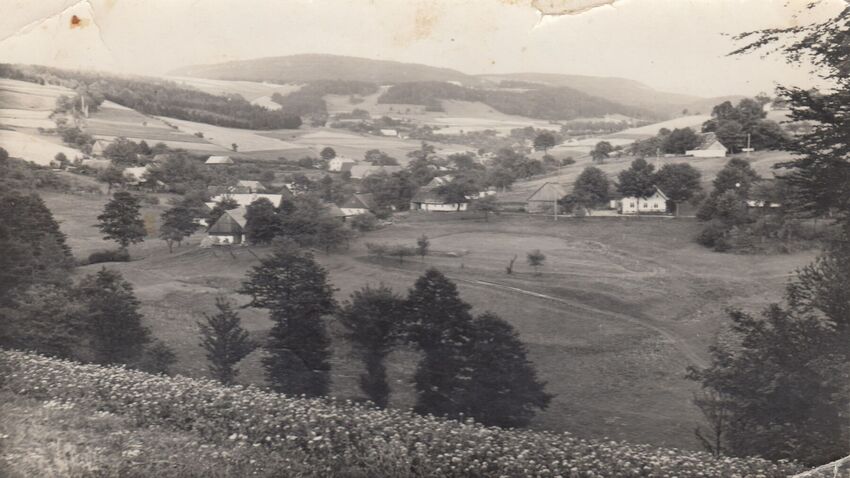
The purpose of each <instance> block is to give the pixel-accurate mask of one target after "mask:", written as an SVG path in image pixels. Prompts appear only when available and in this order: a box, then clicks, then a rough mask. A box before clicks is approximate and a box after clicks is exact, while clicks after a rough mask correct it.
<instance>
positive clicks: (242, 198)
mask: <svg viewBox="0 0 850 478" xmlns="http://www.w3.org/2000/svg"><path fill="white" fill-rule="evenodd" d="M224 198H230V199H233V200H234V201H236V203H237V204H239V205H240V206H249V205H251V203H252V202H254V201H256V200H257V199H260V198H265V199H268V200H269V201H271V203H272V204H274V206H275V207H278V206H280V202H281V201H282V200H283V195H281V194H257V193H250V194H232V193H225V194H219V195H218V196H215V197H212V198H210V200H211V201H213V202H221V200H223V199H224Z"/></svg>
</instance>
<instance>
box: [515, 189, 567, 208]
mask: <svg viewBox="0 0 850 478" xmlns="http://www.w3.org/2000/svg"><path fill="white" fill-rule="evenodd" d="M566 195H567V191H565V190H564V187H563V186H561V185H560V184H558V183H545V184H543V185H542V186H540V187H539V188H537V190H536V191H534V193H533V194H532V195H531V196H529V197H528V199H527V200H526V201H525V202H526V206H525V210H526V211H528V212H530V213H542V212H545V213H551V212H553V211H554V210H555V208H556V207H558V201H559V200H560V199H561V198H563V197H564V196H566Z"/></svg>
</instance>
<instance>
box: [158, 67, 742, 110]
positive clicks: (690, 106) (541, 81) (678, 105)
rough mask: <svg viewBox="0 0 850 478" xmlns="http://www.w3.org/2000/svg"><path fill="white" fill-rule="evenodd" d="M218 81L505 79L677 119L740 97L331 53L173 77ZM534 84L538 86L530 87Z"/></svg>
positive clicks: (474, 82)
mask: <svg viewBox="0 0 850 478" xmlns="http://www.w3.org/2000/svg"><path fill="white" fill-rule="evenodd" d="M169 74H170V75H174V76H189V77H196V78H207V79H212V80H231V81H233V80H245V81H260V82H262V81H271V82H275V83H308V82H313V81H319V80H351V81H366V82H370V83H376V84H379V85H395V84H399V83H419V82H456V83H459V84H461V85H463V86H467V87H496V86H498V85H499V84H500V83H501V82H502V81H513V82H524V83H529V84H531V83H533V84H537V85H540V86H546V87H559V88H564V87H566V88H571V89H573V90H576V91H578V92H581V93H584V94H585V95H589V96H593V97H597V98H601V99H604V100H607V101H608V102H611V103H617V104H621V105H625V106H628V107H632V108H639V109H640V110H644V111H647V112H651V113H652V114H654V115H655V116H658V117H668V118H669V117H674V116H677V115H680V114H682V112H683V110H685V109H687V110H688V113H690V114H693V113H698V112H699V113H703V114H708V113H710V112H711V108H712V107H713V106H714V105H716V104H719V103H722V102H723V101H725V100H731V101H737V100H738V99H740V98H741V97H740V96H728V97H718V98H702V97H699V96H693V95H684V94H678V93H669V92H664V91H658V90H656V89H653V88H651V87H649V86H647V85H645V84H643V83H641V82H639V81H635V80H630V79H626V78H617V77H598V76H586V75H564V74H557V73H507V74H493V75H491V74H487V75H470V74H466V73H463V72H460V71H458V70H453V69H451V68H439V67H434V66H428V65H422V64H417V63H404V62H399V61H389V60H373V59H369V58H358V57H350V56H341V55H329V54H319V53H315V54H300V55H290V56H277V57H267V58H256V59H252V60H238V61H230V62H225V63H216V64H210V65H193V66H185V67H182V68H178V69H176V70H174V71H171V72H170V73H169ZM530 86H532V87H533V86H534V85H530Z"/></svg>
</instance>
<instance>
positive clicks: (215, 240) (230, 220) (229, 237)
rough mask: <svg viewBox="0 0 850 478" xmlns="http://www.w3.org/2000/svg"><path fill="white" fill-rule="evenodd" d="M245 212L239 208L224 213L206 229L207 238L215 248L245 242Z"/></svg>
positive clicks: (242, 208)
mask: <svg viewBox="0 0 850 478" xmlns="http://www.w3.org/2000/svg"><path fill="white" fill-rule="evenodd" d="M245 211H246V208H245V207H243V206H240V207H238V208H236V209H231V210H229V211H225V213H224V214H222V215H221V217H219V218H218V220H217V221H216V222H214V223H213V225H212V226H210V228H209V229H207V236H208V237H209V238H210V241H211V242H212V244H213V245H215V246H225V245H233V244H242V243H243V241H244V240H245V237H244V236H245V224H246V221H245Z"/></svg>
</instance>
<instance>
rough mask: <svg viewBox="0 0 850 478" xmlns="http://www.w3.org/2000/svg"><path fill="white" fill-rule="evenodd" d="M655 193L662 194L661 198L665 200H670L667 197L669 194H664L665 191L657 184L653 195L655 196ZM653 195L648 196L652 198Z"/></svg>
mask: <svg viewBox="0 0 850 478" xmlns="http://www.w3.org/2000/svg"><path fill="white" fill-rule="evenodd" d="M655 195H658V196H661V199H663V200H665V201H669V198H668V197H667V195H666V194H664V191H662V190H661V189H659V188H658V186H655V192H654V193H652V196H655ZM652 196H647V198H651V197H652ZM629 197H630V196H627V197H624V198H623V199H628V198H629ZM647 198H644V199H647Z"/></svg>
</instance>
